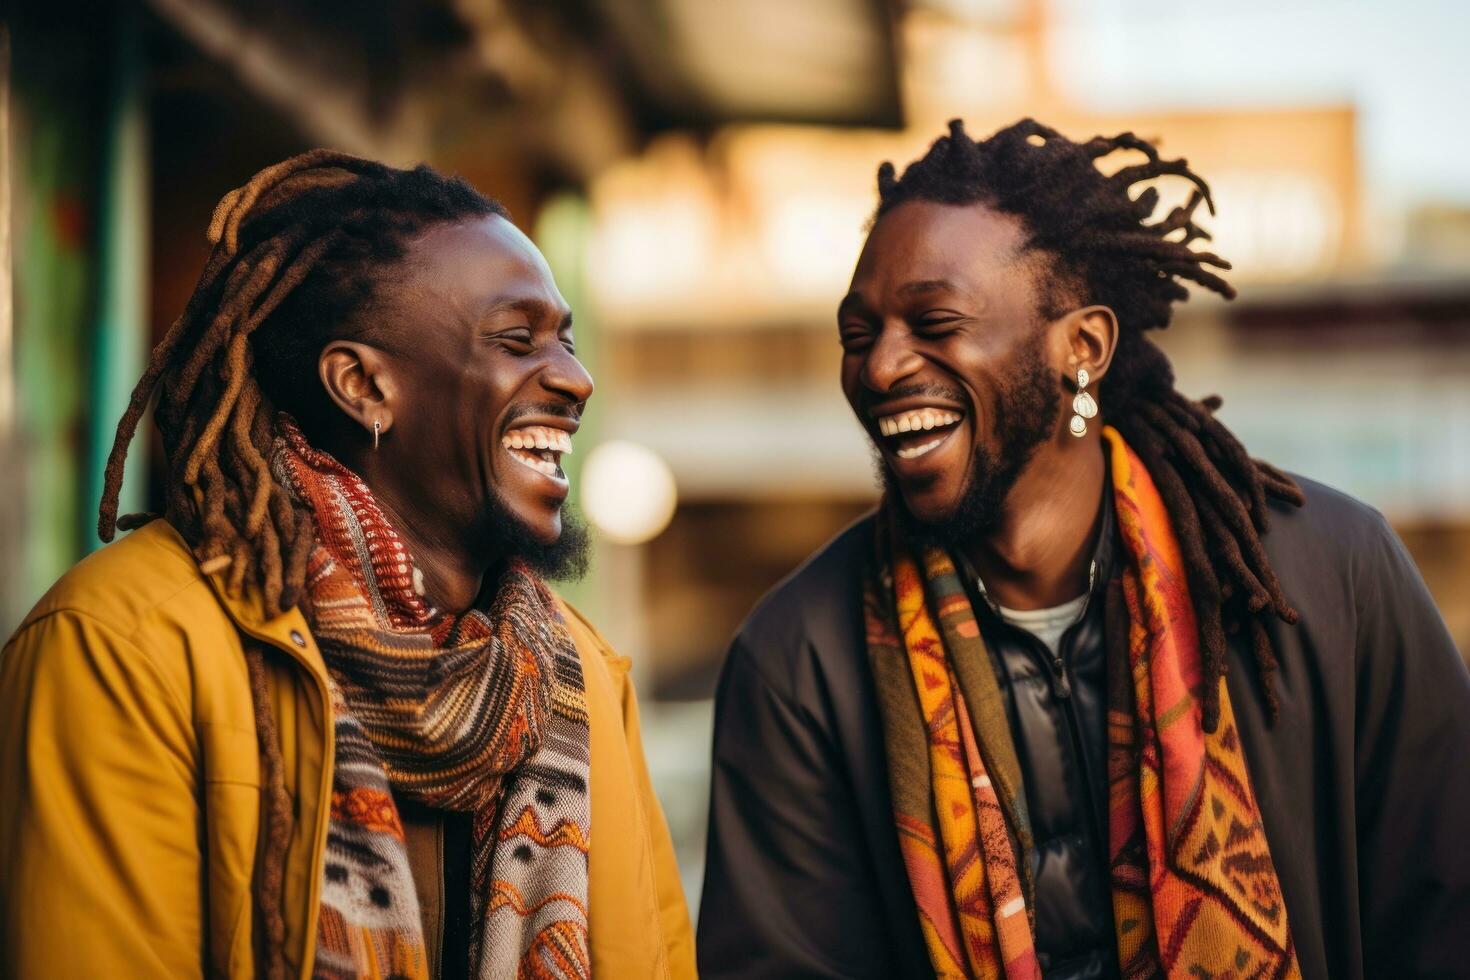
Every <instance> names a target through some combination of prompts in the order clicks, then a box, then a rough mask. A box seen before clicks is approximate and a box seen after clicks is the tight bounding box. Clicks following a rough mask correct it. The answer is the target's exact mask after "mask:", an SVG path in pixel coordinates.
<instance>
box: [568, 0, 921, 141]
mask: <svg viewBox="0 0 1470 980" xmlns="http://www.w3.org/2000/svg"><path fill="white" fill-rule="evenodd" d="M595 2H596V8H597V10H598V11H599V12H600V13H601V15H602V18H603V19H605V21H606V23H607V25H608V27H609V28H610V29H611V32H612V34H613V37H614V40H615V42H616V43H617V45H618V46H619V47H620V48H621V49H622V50H623V52H624V53H625V57H626V59H627V61H628V63H629V65H630V67H631V68H632V70H633V74H634V76H635V79H636V84H637V86H638V88H639V89H640V90H641V94H642V96H643V97H644V98H645V99H646V100H647V101H648V102H649V103H651V104H652V105H653V106H655V107H657V108H658V109H660V110H661V111H662V112H663V113H665V114H667V115H668V116H669V117H670V118H671V120H672V121H676V122H681V123H686V124H687V123H693V124H699V123H702V122H710V121H714V122H735V121H752V120H755V121H766V122H804V123H821V124H829V125H831V124H844V123H845V124H854V125H864V126H897V125H899V124H900V123H901V115H902V114H901V110H900V100H899V91H898V71H897V65H896V62H895V56H894V48H895V45H894V39H893V37H894V16H895V11H894V9H893V6H894V5H893V4H889V3H884V2H882V0H802V2H800V3H792V2H790V0H742V2H739V3H729V2H726V3H719V2H716V3H711V2H709V0H639V2H628V0H595Z"/></svg>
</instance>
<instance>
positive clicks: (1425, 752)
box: [697, 480, 1470, 978]
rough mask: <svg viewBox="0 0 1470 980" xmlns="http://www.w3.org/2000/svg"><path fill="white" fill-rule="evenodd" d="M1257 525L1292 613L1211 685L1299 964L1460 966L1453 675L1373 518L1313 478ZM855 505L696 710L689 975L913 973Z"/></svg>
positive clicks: (1454, 970) (1414, 584) (911, 914)
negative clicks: (1224, 704)
mask: <svg viewBox="0 0 1470 980" xmlns="http://www.w3.org/2000/svg"><path fill="white" fill-rule="evenodd" d="M1300 482H1301V484H1302V487H1303V490H1304V491H1305V493H1306V495H1307V504H1306V506H1305V507H1303V508H1301V509H1299V510H1298V509H1293V508H1288V507H1284V506H1277V507H1274V509H1273V515H1272V523H1271V531H1270V532H1269V533H1268V534H1267V535H1266V537H1265V546H1266V551H1267V554H1268V556H1269V557H1270V560H1271V562H1272V565H1273V567H1274V568H1275V570H1276V572H1277V574H1278V576H1279V577H1280V579H1281V582H1282V585H1283V588H1284V590H1285V593H1286V595H1287V597H1288V598H1289V599H1290V601H1291V602H1292V603H1293V605H1295V607H1296V608H1297V610H1298V611H1299V612H1300V614H1301V621H1300V622H1299V623H1298V624H1297V625H1296V626H1294V627H1292V626H1284V625H1274V626H1273V627H1272V628H1271V630H1272V640H1273V642H1274V644H1275V647H1276V650H1277V652H1278V655H1279V657H1280V661H1281V664H1280V669H1279V672H1278V674H1277V677H1276V687H1277V691H1278V692H1279V695H1280V698H1281V717H1280V720H1279V721H1278V722H1277V723H1275V724H1274V725H1272V724H1269V723H1268V721H1267V717H1266V712H1267V709H1266V706H1265V704H1264V701H1263V699H1262V698H1261V696H1260V689H1259V685H1258V683H1257V678H1256V671H1255V667H1254V662H1253V660H1252V658H1251V656H1250V655H1249V652H1248V651H1247V650H1245V649H1243V648H1236V649H1234V650H1233V651H1232V656H1231V662H1230V673H1229V680H1228V685H1229V690H1230V697H1231V701H1232V703H1233V705H1234V708H1235V714H1236V718H1237V721H1238V724H1239V728H1240V730H1241V737H1242V740H1243V742H1244V745H1245V751H1246V757H1247V760H1248V764H1249V766H1250V771H1251V779H1252V782H1253V784H1254V787H1255V790H1256V794H1257V797H1258V799H1259V802H1260V807H1261V816H1262V820H1263V822H1264V823H1265V826H1266V832H1267V837H1268V839H1269V840H1270V843H1271V853H1272V856H1273V858H1274V860H1275V863H1276V868H1277V874H1278V877H1279V879H1280V883H1281V888H1282V892H1283V894H1284V896H1285V899H1286V907H1287V913H1288V915H1289V917H1290V921H1291V927H1292V933H1293V935H1294V937H1295V940H1296V947H1297V957H1298V960H1299V962H1300V964H1301V968H1302V973H1303V976H1305V977H1308V978H1314V977H1329V976H1330V977H1333V978H1357V977H1364V976H1373V977H1384V976H1393V977H1418V976H1424V977H1428V976H1437V977H1454V976H1467V975H1470V972H1467V966H1466V960H1465V956H1464V951H1465V949H1466V946H1467V943H1470V939H1467V937H1470V846H1467V844H1466V841H1465V840H1464V839H1463V835H1464V833H1465V828H1467V827H1470V779H1467V778H1466V773H1467V772H1470V676H1467V673H1466V670H1465V666H1464V664H1463V662H1462V661H1461V660H1460V657H1459V655H1458V653H1457V652H1456V650H1455V648H1454V645H1453V643H1452V642H1451V640H1450V638H1449V635H1448V633H1447V631H1446V630H1445V627H1444V623H1443V621H1442V620H1441V618H1440V616H1439V613H1438V612H1437V611H1436V609H1435V607H1434V605H1433V603H1432V601H1431V600H1430V597H1429V594H1428V592H1427V591H1426V590H1425V588H1424V584H1423V581H1422V580H1421V579H1420V576H1419V573H1418V571H1417V569H1416V568H1415V567H1414V564H1413V562H1412V560H1411V559H1410V558H1409V557H1408V555H1407V553H1406V552H1405V551H1404V549H1403V546H1402V545H1401V544H1400V542H1399V541H1398V539H1397V537H1396V536H1395V535H1394V534H1393V532H1392V530H1390V529H1389V527H1388V525H1387V524H1386V522H1385V521H1384V520H1383V518H1382V516H1381V515H1379V514H1378V513H1377V512H1376V511H1374V510H1372V509H1371V508H1368V507H1366V506H1364V505H1363V504H1361V503H1358V502H1357V501H1355V500H1353V499H1351V498H1349V497H1347V496H1344V495H1343V494H1340V493H1337V492H1335V491H1333V490H1330V489H1327V488H1326V487H1323V486H1321V485H1319V484H1315V483H1312V482H1310V481H1305V480H1304V481H1300ZM871 548H872V522H871V520H870V519H866V520H863V521H860V522H859V523H857V524H855V525H853V526H852V527H851V528H849V529H848V530H846V531H845V532H843V533H842V534H841V535H839V536H838V537H837V538H836V539H835V540H834V541H833V542H832V543H831V544H829V545H828V546H827V547H826V548H825V549H823V550H822V551H821V552H819V553H818V554H817V555H816V556H814V557H813V558H812V559H811V560H810V561H808V562H807V563H806V564H805V565H804V566H803V567H802V568H800V569H798V570H797V571H796V572H795V573H793V574H792V576H791V577H790V578H788V579H787V580H786V581H785V582H783V583H782V584H781V585H779V586H777V587H776V589H774V590H773V591H772V592H771V593H770V595H768V596H767V597H766V598H765V599H764V600H763V601H762V602H761V604H760V606H758V607H757V609H756V610H755V612H754V613H753V614H752V615H751V617H750V619H749V620H748V621H747V622H746V624H745V626H744V627H743V628H742V629H741V631H740V633H739V634H738V636H737V637H736V639H735V642H734V644H733V646H732V648H731V651H730V654H729V658H728V660H727V662H726V665H725V669H724V672H723V675H722V678H721V682H720V690H719V694H718V700H717V704H716V714H715V724H716V732H715V747H714V773H713V789H712V797H711V808H710V836H709V852H708V863H707V868H706V878H705V888H704V897H703V900H702V903H701V914H700V923H699V936H698V944H697V945H698V950H699V963H700V970H701V974H702V975H703V976H705V977H711V978H715V977H724V976H730V977H754V976H772V977H813V976H820V977H875V978H876V977H884V978H887V977H895V976H912V977H922V976H930V975H932V973H933V971H932V969H931V967H930V965H929V961H928V957H927V955H926V953H925V950H924V945H923V940H922V937H921V935H920V932H919V924H918V916H917V913H916V911H915V909H914V903H913V898H912V894H911V892H910V889H909V884H908V881H907V878H906V877H905V874H904V868H903V862H902V860H901V858H900V856H899V850H898V842H897V837H896V834H895V830H894V825H893V816H892V806H891V804H890V799H889V792H888V782H887V780H888V775H887V770H886V767H885V761H884V751H883V733H882V730H881V724H880V721H879V716H878V708H877V704H876V700H875V695H874V690H873V681H872V677H871V675H870V673H869V671H868V667H867V663H866V651H865V647H864V642H863V623H862V610H861V595H862V591H861V580H860V577H861V575H862V570H863V568H864V565H865V563H866V560H867V556H868V555H869V554H870V550H871Z"/></svg>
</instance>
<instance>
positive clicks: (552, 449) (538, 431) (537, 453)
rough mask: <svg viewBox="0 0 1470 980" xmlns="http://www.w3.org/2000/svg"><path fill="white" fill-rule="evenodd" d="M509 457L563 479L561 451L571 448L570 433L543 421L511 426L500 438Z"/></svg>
mask: <svg viewBox="0 0 1470 980" xmlns="http://www.w3.org/2000/svg"><path fill="white" fill-rule="evenodd" d="M500 444H501V445H502V446H504V447H505V451H506V452H507V453H509V454H510V458H511V459H513V460H515V461H516V462H517V463H520V464H521V465H522V466H527V467H529V468H531V469H533V470H535V471H536V472H537V473H540V474H541V475H542V476H547V477H550V478H551V479H553V480H559V481H561V482H563V483H565V482H566V479H567V475H566V473H564V472H562V468H561V457H562V453H569V452H571V451H572V437H571V436H570V435H568V434H567V433H566V432H563V431H562V430H561V429H553V428H551V427H550V426H545V425H527V426H523V427H521V428H519V429H512V430H510V431H509V432H507V433H506V434H505V435H504V436H503V437H502V438H501V440H500Z"/></svg>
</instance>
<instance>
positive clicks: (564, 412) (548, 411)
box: [505, 402, 587, 424]
mask: <svg viewBox="0 0 1470 980" xmlns="http://www.w3.org/2000/svg"><path fill="white" fill-rule="evenodd" d="M586 407H587V403H586V402H573V403H570V404H568V403H567V402H533V403H527V404H525V405H517V406H515V407H514V408H512V409H511V410H510V412H509V413H508V414H507V415H506V419H505V421H506V424H509V423H511V422H514V421H515V420H516V419H519V418H525V417H526V416H527V415H559V416H561V417H562V418H564V419H567V420H569V421H572V422H580V421H581V420H582V412H583V410H584V409H585V408H586Z"/></svg>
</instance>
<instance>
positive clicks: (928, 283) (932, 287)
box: [898, 279, 955, 296]
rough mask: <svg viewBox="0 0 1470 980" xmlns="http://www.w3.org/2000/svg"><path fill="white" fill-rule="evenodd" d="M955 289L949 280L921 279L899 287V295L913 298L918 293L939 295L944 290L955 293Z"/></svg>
mask: <svg viewBox="0 0 1470 980" xmlns="http://www.w3.org/2000/svg"><path fill="white" fill-rule="evenodd" d="M954 288H955V287H954V283H952V282H950V281H949V280H948V279H920V280H918V281H916V282H906V283H904V284H903V285H902V286H899V287H898V293H899V295H900V296H913V295H915V294H918V293H937V292H941V291H944V290H949V291H951V292H953V291H954Z"/></svg>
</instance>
